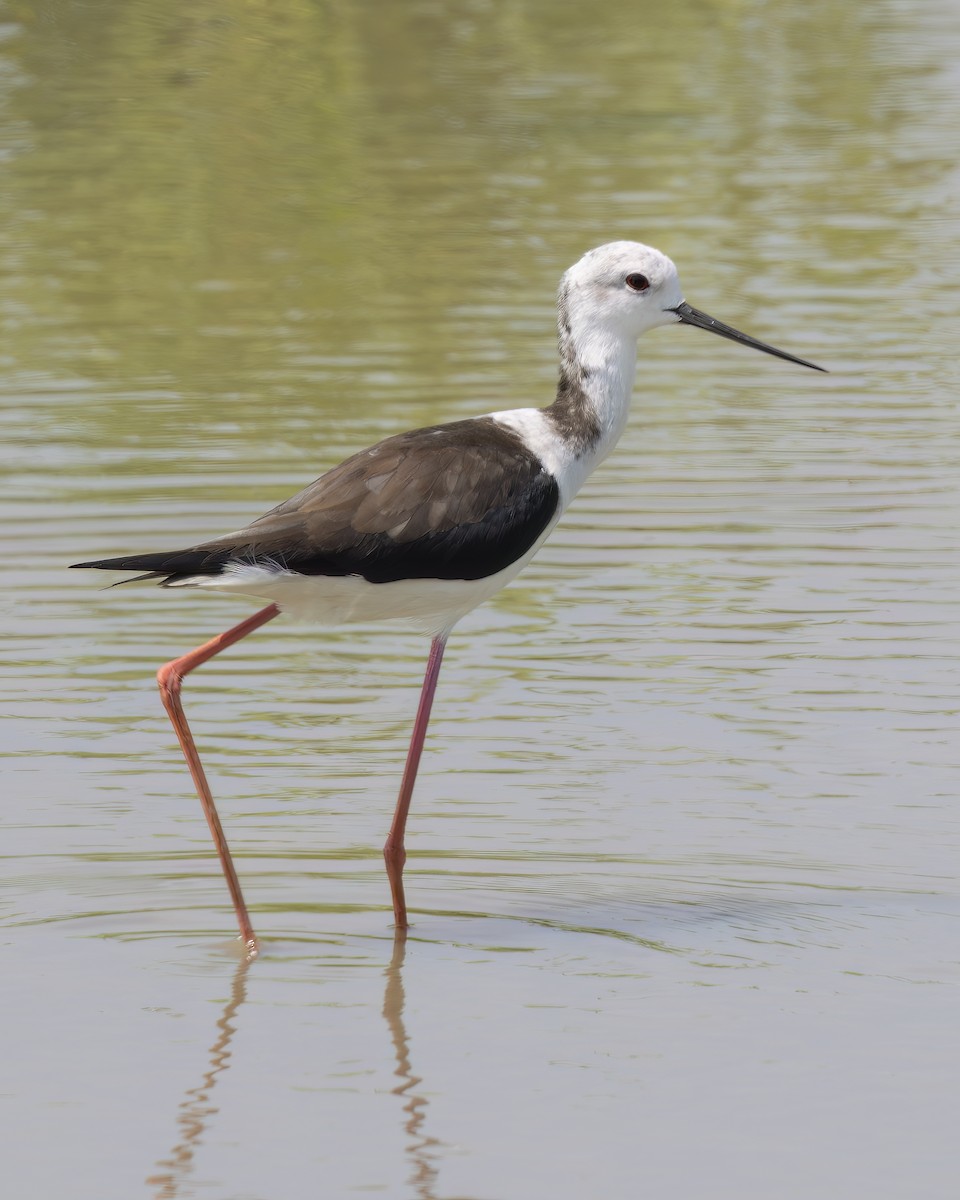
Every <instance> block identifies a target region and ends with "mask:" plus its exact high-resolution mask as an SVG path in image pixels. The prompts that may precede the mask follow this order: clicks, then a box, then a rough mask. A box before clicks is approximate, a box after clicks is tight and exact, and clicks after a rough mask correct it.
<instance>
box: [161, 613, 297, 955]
mask: <svg viewBox="0 0 960 1200" xmlns="http://www.w3.org/2000/svg"><path fill="white" fill-rule="evenodd" d="M279 613H280V609H279V608H277V606H276V605H275V604H270V605H268V606H267V608H262V609H261V610H260V611H259V612H258V613H254V614H253V616H252V617H248V618H247V619H246V620H245V621H241V622H240V624H239V625H235V626H234V627H233V628H232V629H228V630H227V632H226V633H221V634H219V636H217V637H215V638H211V639H210V641H209V642H205V643H204V644H203V645H202V646H198V647H197V648H196V650H191V651H190V652H189V654H184V655H183V657H182V658H174V659H173V660H171V661H170V662H168V663H166V664H165V665H164V666H162V667H161V668H160V670H159V671H158V672H157V682H158V683H159V684H160V698H161V699H162V700H163V707H164V708H165V709H166V710H167V715H168V716H169V717H170V721H171V723H172V725H173V728H174V732H175V733H176V735H177V738H178V740H179V742H180V748H181V750H183V757H184V758H185V759H186V760H187V766H188V767H189V768H190V774H191V775H192V776H193V782H194V786H195V787H196V789H197V795H198V796H199V797H200V803H201V804H202V805H203V815H204V816H205V817H206V818H207V824H208V825H209V826H210V832H211V833H212V834H213V844H214V845H215V846H216V848H217V854H218V855H219V857H220V866H221V867H222V868H223V873H224V875H225V876H226V879H227V887H228V888H229V889H230V898H231V899H232V900H233V907H234V909H236V913H237V920H238V921H239V923H240V937H241V938H242V939H243V943H244V945H245V946H246V947H247V950H248V952H249V953H250V955H251V956H252V955H254V954H256V952H257V937H256V934H255V933H254V932H253V926H252V925H251V924H250V916H249V914H248V913H247V906H246V904H245V903H244V900H243V893H242V892H241V891H240V880H239V879H238V878H237V872H236V868H235V867H234V865H233V859H232V858H231V856H230V848H229V847H228V846H227V839H226V838H225V837H224V836H223V826H222V825H221V824H220V818H219V816H218V815H217V809H216V806H215V805H214V803H213V796H212V795H211V793H210V785H209V784H208V783H207V777H206V775H205V774H204V771H203V765H202V764H201V762H200V755H199V754H198V753H197V747H196V745H195V743H194V740H193V734H192V733H191V732H190V726H189V725H188V724H187V718H186V717H185V716H184V714H183V706H182V705H181V703H180V688H181V685H182V684H183V680H184V676H186V675H189V674H190V672H191V671H192V670H193V669H194V668H195V667H199V666H200V665H201V663H205V662H206V661H207V660H208V659H210V658H213V656H214V655H215V654H219V653H220V651H221V650H226V648H227V647H228V646H232V645H233V644H234V642H239V641H240V639H241V638H245V637H246V636H247V634H248V633H253V631H254V630H255V629H259V628H260V626H261V625H265V624H266V623H267V621H272V620H273V618H274V617H276V616H278V615H279Z"/></svg>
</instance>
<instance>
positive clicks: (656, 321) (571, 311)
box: [558, 242, 823, 371]
mask: <svg viewBox="0 0 960 1200" xmlns="http://www.w3.org/2000/svg"><path fill="white" fill-rule="evenodd" d="M558 322H559V328H560V346H561V353H562V354H563V356H564V357H565V358H570V357H574V358H588V359H589V358H592V357H594V356H595V355H599V356H600V357H601V358H602V357H604V356H609V354H610V352H611V350H612V349H613V348H614V345H617V346H619V348H620V349H621V351H626V350H627V344H628V343H629V346H630V350H629V353H632V352H633V345H634V343H635V342H636V339H637V338H638V337H640V335H641V334H643V333H646V332H647V330H648V329H656V328H657V326H658V325H675V324H677V323H678V322H679V323H681V324H683V325H693V326H694V327H695V328H697V329H706V330H707V331H708V332H710V333H717V334H719V335H720V336H721V337H725V338H729V339H730V340H731V341H734V342H739V343H740V344H741V345H743V346H750V347H752V348H753V349H754V350H762V351H763V352H764V353H765V354H773V355H774V356H775V357H777V358H784V359H786V360H787V361H788V362H795V363H799V364H800V365H801V366H803V367H812V368H813V369H814V370H815V371H822V370H823V367H818V366H817V365H816V364H815V363H811V362H807V361H806V360H805V359H802V358H796V357H794V355H792V354H787V353H786V352H785V351H783V350H777V349H776V348H775V347H773V346H768V345H767V344H766V343H765V342H760V341H757V339H756V338H752V337H750V336H748V335H747V334H745V333H740V331H739V330H737V329H733V328H732V327H731V326H730V325H725V324H724V323H723V322H722V321H718V320H717V319H716V318H715V317H709V316H707V314H706V313H703V312H700V311H699V310H698V309H696V308H693V307H692V305H690V304H687V302H686V301H685V300H684V298H683V292H682V291H681V290H680V280H679V277H678V276H677V268H676V267H675V266H674V264H673V262H672V261H671V260H670V259H669V258H667V256H666V255H665V254H661V253H660V251H659V250H654V248H653V247H652V246H644V245H643V243H642V242H608V243H607V244H606V245H604V246H597V247H596V249H594V250H588V251H587V253H586V254H585V255H584V256H583V258H581V259H580V261H579V262H577V263H574V265H573V266H572V267H571V268H570V269H569V271H567V272H565V274H564V276H563V278H562V279H561V280H560V291H559V295H558Z"/></svg>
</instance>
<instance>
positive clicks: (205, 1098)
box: [146, 929, 443, 1200]
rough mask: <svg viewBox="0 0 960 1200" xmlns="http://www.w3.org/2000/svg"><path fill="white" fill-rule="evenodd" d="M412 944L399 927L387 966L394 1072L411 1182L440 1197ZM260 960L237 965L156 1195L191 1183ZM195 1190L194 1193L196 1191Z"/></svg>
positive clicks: (415, 1190)
mask: <svg viewBox="0 0 960 1200" xmlns="http://www.w3.org/2000/svg"><path fill="white" fill-rule="evenodd" d="M406 949H407V935H406V930H404V929H397V930H396V931H395V935H394V942H393V954H392V956H391V959H390V964H389V966H388V967H387V968H386V969H385V971H384V975H385V976H386V988H385V989H384V994H383V1017H384V1020H385V1021H386V1022H387V1028H388V1029H389V1031H390V1039H391V1041H392V1042H393V1051H394V1056H395V1060H396V1068H395V1070H394V1075H395V1076H396V1078H397V1079H398V1080H399V1082H398V1083H397V1086H396V1087H395V1088H393V1094H394V1095H395V1096H398V1097H399V1098H400V1100H401V1101H402V1111H403V1129H404V1133H405V1134H406V1138H407V1144H406V1153H407V1158H408V1160H409V1163H410V1174H409V1177H408V1182H409V1184H410V1187H411V1189H412V1195H413V1196H415V1197H416V1200H437V1196H436V1192H435V1190H434V1188H435V1186H436V1181H437V1168H436V1166H435V1159H436V1157H437V1150H438V1149H439V1148H440V1147H442V1145H443V1143H442V1142H440V1141H438V1139H437V1138H434V1137H430V1136H428V1135H427V1133H426V1132H425V1131H424V1122H425V1119H426V1113H427V1099H426V1097H425V1096H424V1095H423V1094H422V1092H420V1091H418V1090H417V1089H418V1088H419V1087H420V1085H421V1083H422V1082H423V1081H422V1080H421V1078H420V1077H419V1076H418V1075H415V1074H414V1073H413V1069H412V1067H411V1065H410V1041H409V1038H408V1037H407V1030H406V1026H405V1025H404V1021H403V1009H404V1003H405V999H406V997H405V994H404V988H403V974H402V968H403V960H404V956H405V954H406ZM253 961H254V960H253V959H250V958H245V959H244V960H243V961H242V962H240V963H239V964H238V965H237V969H236V972H235V974H234V977H233V987H232V989H231V993H230V999H229V1000H228V1002H227V1004H226V1005H225V1007H224V1009H223V1013H222V1015H221V1017H220V1019H219V1020H218V1021H217V1037H216V1039H215V1040H214V1042H213V1045H212V1046H211V1047H210V1051H209V1055H208V1062H209V1065H208V1067H207V1070H206V1071H205V1072H204V1074H203V1077H202V1079H201V1081H200V1083H199V1084H198V1085H197V1086H196V1087H194V1088H191V1089H190V1091H188V1092H187V1093H186V1095H185V1096H184V1098H183V1100H182V1102H181V1104H180V1107H179V1110H178V1112H177V1130H178V1132H179V1141H178V1142H177V1144H176V1145H175V1146H174V1147H173V1149H172V1150H171V1151H170V1153H169V1155H168V1156H167V1157H166V1158H163V1159H161V1160H160V1161H159V1162H158V1163H157V1169H156V1171H155V1172H154V1173H153V1174H152V1175H150V1176H149V1177H148V1179H147V1180H146V1182H147V1184H148V1186H150V1187H151V1188H153V1189H154V1200H177V1197H178V1196H181V1195H183V1194H185V1193H184V1191H183V1189H184V1188H185V1187H188V1186H189V1178H190V1175H191V1172H192V1170H193V1166H194V1159H195V1156H196V1153H197V1150H198V1149H199V1147H200V1145H201V1144H202V1141H203V1135H204V1133H205V1132H206V1130H207V1127H208V1126H209V1124H210V1122H211V1120H212V1119H213V1118H214V1117H215V1116H216V1115H217V1112H218V1111H219V1110H218V1107H217V1106H216V1105H215V1104H213V1103H212V1102H211V1094H212V1092H213V1089H214V1088H215V1087H216V1085H217V1082H218V1081H219V1077H220V1076H221V1075H222V1074H223V1072H224V1071H226V1070H227V1068H228V1067H229V1065H230V1055H231V1049H230V1046H231V1042H232V1041H233V1038H234V1035H235V1034H236V1031H237V1013H238V1011H239V1009H240V1006H241V1004H243V1002H244V1001H245V1000H246V998H247V974H248V972H249V971H250V968H251V964H252V962H253ZM191 1194H192V1193H191Z"/></svg>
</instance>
